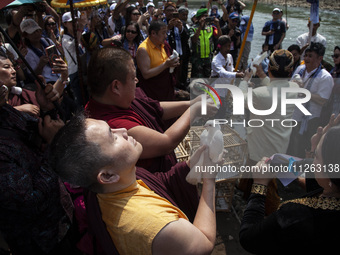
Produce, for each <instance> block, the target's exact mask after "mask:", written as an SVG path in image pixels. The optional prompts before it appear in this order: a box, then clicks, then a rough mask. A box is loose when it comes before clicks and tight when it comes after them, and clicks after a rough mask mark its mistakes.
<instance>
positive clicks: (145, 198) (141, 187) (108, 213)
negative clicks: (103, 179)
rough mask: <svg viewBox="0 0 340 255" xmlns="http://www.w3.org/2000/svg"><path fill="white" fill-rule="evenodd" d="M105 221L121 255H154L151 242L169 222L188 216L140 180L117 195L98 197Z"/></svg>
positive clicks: (116, 193)
mask: <svg viewBox="0 0 340 255" xmlns="http://www.w3.org/2000/svg"><path fill="white" fill-rule="evenodd" d="M97 197H98V202H99V206H100V209H101V212H102V218H103V220H104V222H105V224H106V227H107V229H108V231H109V233H110V235H111V238H112V240H113V242H114V244H115V246H116V248H117V250H118V252H119V254H122V255H123V254H134V255H135V254H143V255H146V254H152V241H153V239H154V237H155V236H156V235H157V234H158V232H159V231H160V230H161V229H162V228H163V227H165V226H166V225H167V224H168V223H170V222H173V221H176V220H178V219H179V218H184V219H187V220H188V218H187V217H186V215H185V214H184V213H183V212H182V211H181V210H180V209H178V208H177V207H175V206H173V205H172V204H171V203H170V202H169V201H168V200H166V199H164V198H162V197H160V196H159V195H157V194H156V193H155V192H153V191H151V190H150V189H149V188H148V187H147V186H146V185H145V183H144V182H143V181H141V180H137V181H136V182H135V183H134V184H133V185H131V186H129V187H128V188H126V189H124V190H121V191H119V192H115V193H107V194H98V195H97Z"/></svg>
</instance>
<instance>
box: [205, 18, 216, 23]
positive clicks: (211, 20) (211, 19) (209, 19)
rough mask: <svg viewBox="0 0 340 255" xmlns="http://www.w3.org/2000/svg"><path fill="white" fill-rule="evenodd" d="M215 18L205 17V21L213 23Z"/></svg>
mask: <svg viewBox="0 0 340 255" xmlns="http://www.w3.org/2000/svg"><path fill="white" fill-rule="evenodd" d="M214 20H215V18H214V17H206V18H205V22H207V23H212V22H213V21H214Z"/></svg>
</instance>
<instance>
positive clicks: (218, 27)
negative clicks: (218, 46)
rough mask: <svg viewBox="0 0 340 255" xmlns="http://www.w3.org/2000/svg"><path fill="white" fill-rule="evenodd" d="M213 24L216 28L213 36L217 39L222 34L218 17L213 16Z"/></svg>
mask: <svg viewBox="0 0 340 255" xmlns="http://www.w3.org/2000/svg"><path fill="white" fill-rule="evenodd" d="M214 24H215V26H216V28H217V35H216V36H215V38H217V39H218V38H219V37H220V36H221V35H222V30H221V27H220V21H219V20H218V18H215V20H214ZM240 38H241V36H240Z"/></svg>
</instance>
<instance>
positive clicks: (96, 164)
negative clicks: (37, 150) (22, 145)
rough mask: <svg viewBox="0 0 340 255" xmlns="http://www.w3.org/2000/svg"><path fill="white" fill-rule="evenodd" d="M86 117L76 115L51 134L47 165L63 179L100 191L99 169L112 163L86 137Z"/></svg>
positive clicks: (81, 113) (82, 114)
mask: <svg viewBox="0 0 340 255" xmlns="http://www.w3.org/2000/svg"><path fill="white" fill-rule="evenodd" d="M85 120H86V116H85V115H84V113H83V112H80V113H78V114H76V115H75V116H74V117H73V118H72V119H71V120H70V121H69V122H68V123H67V124H66V125H65V126H64V127H63V128H61V129H60V130H59V132H58V133H57V134H56V135H55V137H54V139H53V141H52V143H51V146H50V151H49V164H50V166H51V167H52V169H53V170H54V171H55V172H56V173H57V174H58V175H59V176H60V177H61V179H62V180H63V181H66V182H68V183H70V184H73V185H77V186H80V187H83V188H88V189H90V190H92V191H94V192H97V193H98V192H101V191H102V189H101V186H100V184H99V183H98V181H97V175H98V173H99V170H100V169H101V168H103V167H104V166H107V165H110V164H112V159H111V158H110V157H108V156H105V155H103V154H102V152H101V148H100V145H98V144H94V143H92V142H89V141H87V140H86V135H85V131H86V122H85Z"/></svg>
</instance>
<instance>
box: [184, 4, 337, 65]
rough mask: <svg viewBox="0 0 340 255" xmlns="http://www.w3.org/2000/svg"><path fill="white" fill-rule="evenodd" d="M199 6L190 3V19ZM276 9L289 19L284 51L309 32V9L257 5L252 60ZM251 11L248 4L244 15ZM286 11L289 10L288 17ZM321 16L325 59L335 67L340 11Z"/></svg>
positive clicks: (319, 30)
mask: <svg viewBox="0 0 340 255" xmlns="http://www.w3.org/2000/svg"><path fill="white" fill-rule="evenodd" d="M199 6H200V3H196V4H195V3H192V2H190V3H189V17H190V13H191V12H193V11H196V10H197V9H198V8H199ZM274 7H279V8H281V9H282V10H283V11H284V17H285V18H286V19H287V21H288V24H289V26H290V28H289V29H288V31H287V32H286V37H285V39H284V41H283V44H282V48H283V49H287V48H288V47H289V46H290V45H291V44H295V43H296V38H297V37H298V36H299V35H301V34H303V33H306V32H308V28H307V22H308V18H309V14H310V9H309V8H300V7H289V6H288V7H287V8H286V6H280V5H278V6H277V5H275V6H274V5H269V4H257V6H256V10H255V14H254V17H253V26H254V30H255V31H254V38H253V41H252V45H251V52H250V59H251V58H254V57H255V56H256V55H257V54H258V53H260V52H261V47H262V44H263V43H264V40H265V36H262V35H261V32H262V28H263V26H264V24H265V22H266V21H268V20H271V19H272V16H271V13H272V10H273V8H274ZM251 9H252V6H251V5H250V4H249V3H248V4H247V7H246V9H245V10H243V15H250V12H251ZM286 10H288V12H287V16H286ZM219 13H220V14H222V10H221V9H219ZM319 15H320V18H321V20H322V21H321V25H320V27H319V29H318V33H320V34H321V35H323V36H324V37H326V39H327V47H326V54H325V56H324V59H325V60H326V61H328V62H330V63H331V64H332V65H334V63H333V59H332V58H331V55H332V54H333V50H334V47H335V46H336V45H338V46H340V19H339V15H340V11H329V10H320V11H319Z"/></svg>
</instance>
